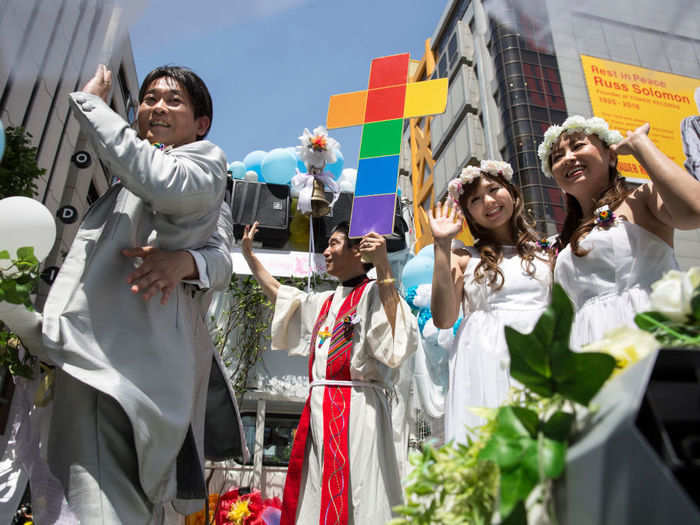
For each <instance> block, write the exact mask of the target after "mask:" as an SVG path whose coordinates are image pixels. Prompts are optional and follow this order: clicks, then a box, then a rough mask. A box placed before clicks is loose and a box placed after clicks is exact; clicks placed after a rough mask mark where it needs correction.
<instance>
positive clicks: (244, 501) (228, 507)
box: [216, 489, 282, 525]
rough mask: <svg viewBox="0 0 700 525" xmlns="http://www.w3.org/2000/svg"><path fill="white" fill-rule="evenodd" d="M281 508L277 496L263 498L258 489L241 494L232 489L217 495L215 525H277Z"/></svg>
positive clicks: (237, 490)
mask: <svg viewBox="0 0 700 525" xmlns="http://www.w3.org/2000/svg"><path fill="white" fill-rule="evenodd" d="M281 509H282V502H281V501H280V499H279V498H271V499H263V497H262V495H261V494H260V491H257V490H254V491H252V492H249V493H247V494H242V493H241V491H239V489H233V490H229V491H228V492H226V493H224V494H222V495H221V496H220V497H219V502H218V504H217V509H216V525H279V520H280V513H281Z"/></svg>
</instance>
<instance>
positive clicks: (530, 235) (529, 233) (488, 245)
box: [459, 171, 537, 290]
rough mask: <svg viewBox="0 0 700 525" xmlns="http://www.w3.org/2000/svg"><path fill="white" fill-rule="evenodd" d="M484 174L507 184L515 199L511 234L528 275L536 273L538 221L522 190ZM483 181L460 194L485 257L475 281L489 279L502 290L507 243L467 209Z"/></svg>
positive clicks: (497, 178) (497, 177) (499, 178)
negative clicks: (536, 228) (528, 207)
mask: <svg viewBox="0 0 700 525" xmlns="http://www.w3.org/2000/svg"><path fill="white" fill-rule="evenodd" d="M481 176H482V177H485V178H486V179H488V180H490V181H493V182H495V183H496V184H499V185H500V186H503V187H504V188H505V189H506V190H508V193H510V196H511V197H512V199H513V215H512V216H511V218H510V228H511V236H512V238H513V239H515V247H516V249H517V251H518V255H520V258H521V265H522V267H523V270H524V271H525V273H527V275H530V276H532V275H534V274H535V265H534V263H533V260H534V259H535V257H536V251H537V244H536V243H537V233H536V232H535V230H534V221H533V220H532V219H531V218H530V217H529V216H528V215H527V214H526V213H525V207H524V205H523V198H522V196H521V195H520V191H519V190H518V188H516V187H515V186H514V185H513V184H511V183H510V182H508V181H507V180H506V179H505V178H503V176H501V175H492V174H490V173H487V172H485V171H482V172H481ZM479 184H480V177H477V178H476V179H474V180H473V181H472V182H469V183H466V184H464V185H463V187H462V190H463V192H462V195H460V197H459V206H460V208H461V209H462V213H463V214H464V218H465V219H466V221H467V225H468V226H469V230H470V231H471V233H472V235H473V236H474V238H475V239H478V240H477V241H476V242H475V243H474V247H475V248H476V249H477V250H479V254H480V255H481V260H480V261H479V264H477V265H476V268H474V280H475V281H476V282H484V281H486V282H487V283H488V285H489V286H490V287H491V288H493V289H494V290H500V289H501V288H502V287H503V283H504V282H505V277H504V275H503V272H502V271H501V269H500V267H499V264H500V263H501V261H502V260H503V245H502V244H501V243H500V242H499V241H497V240H496V239H495V238H494V237H493V233H492V231H491V230H489V229H488V228H484V227H483V226H480V225H479V224H478V223H477V222H476V221H475V220H474V218H473V217H472V216H471V214H470V213H469V211H468V209H467V202H468V199H469V197H471V195H472V194H473V193H474V192H475V191H476V189H477V188H478V187H479Z"/></svg>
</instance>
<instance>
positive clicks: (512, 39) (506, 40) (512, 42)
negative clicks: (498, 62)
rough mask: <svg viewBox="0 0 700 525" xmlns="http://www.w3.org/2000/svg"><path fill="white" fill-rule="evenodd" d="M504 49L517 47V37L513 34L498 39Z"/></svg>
mask: <svg viewBox="0 0 700 525" xmlns="http://www.w3.org/2000/svg"><path fill="white" fill-rule="evenodd" d="M499 41H500V42H501V45H502V46H503V48H504V49H508V48H509V47H518V37H517V36H515V35H509V36H504V37H503V38H501V39H500V40H499Z"/></svg>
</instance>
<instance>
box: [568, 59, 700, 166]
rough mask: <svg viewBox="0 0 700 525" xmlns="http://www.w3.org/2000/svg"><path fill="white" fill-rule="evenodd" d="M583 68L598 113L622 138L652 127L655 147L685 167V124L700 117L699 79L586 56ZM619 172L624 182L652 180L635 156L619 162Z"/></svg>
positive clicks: (594, 112) (592, 101) (621, 158)
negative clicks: (626, 179) (698, 102)
mask: <svg viewBox="0 0 700 525" xmlns="http://www.w3.org/2000/svg"><path fill="white" fill-rule="evenodd" d="M581 63H582V65H583V71H584V74H585V76H586V85H587V86H588V95H589V97H590V99H591V105H592V106H593V114H594V115H595V116H597V117H602V118H604V119H605V120H607V121H608V124H610V127H611V128H612V129H617V130H618V131H619V132H620V133H622V136H623V137H624V136H625V135H626V132H627V131H631V130H634V129H636V128H638V127H639V126H641V125H642V124H644V123H646V122H649V123H650V124H651V131H650V132H649V136H650V137H651V139H652V140H653V141H654V143H655V144H656V145H657V146H658V147H659V149H660V150H661V151H663V152H664V153H665V154H666V155H668V156H669V157H670V158H671V159H673V160H674V161H675V162H676V163H677V164H678V165H679V166H683V162H685V155H684V154H683V143H682V140H681V122H682V121H683V119H684V118H685V117H689V116H691V115H697V114H698V108H697V106H696V104H695V100H694V99H693V94H694V92H695V89H696V88H697V87H700V79H697V78H690V77H683V76H680V75H674V74H671V73H663V72H661V71H654V70H652V69H645V68H643V67H637V66H630V65H628V64H623V63H621V62H613V61H611V60H603V59H602V58H595V57H590V56H586V55H581ZM617 167H618V169H619V171H620V173H621V174H622V175H624V176H625V177H629V178H632V179H648V178H649V177H648V176H647V175H646V172H645V171H644V169H643V168H642V166H640V165H639V163H638V162H637V161H636V160H634V158H633V157H632V156H629V155H628V156H624V157H620V159H619V161H618V164H617Z"/></svg>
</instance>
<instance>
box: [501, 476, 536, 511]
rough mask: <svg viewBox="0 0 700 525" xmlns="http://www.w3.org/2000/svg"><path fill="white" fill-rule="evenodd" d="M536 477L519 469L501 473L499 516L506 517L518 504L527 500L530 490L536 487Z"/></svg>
mask: <svg viewBox="0 0 700 525" xmlns="http://www.w3.org/2000/svg"><path fill="white" fill-rule="evenodd" d="M537 482H538V477H537V476H536V475H534V476H533V475H532V472H531V471H530V470H529V469H524V468H519V469H516V470H512V471H507V472H504V471H501V490H500V496H501V498H500V499H501V505H500V509H499V510H500V512H501V516H508V515H509V514H511V512H513V509H514V508H515V506H516V505H517V504H518V502H523V501H525V499H527V497H528V495H529V494H530V492H532V489H533V488H535V485H537Z"/></svg>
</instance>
